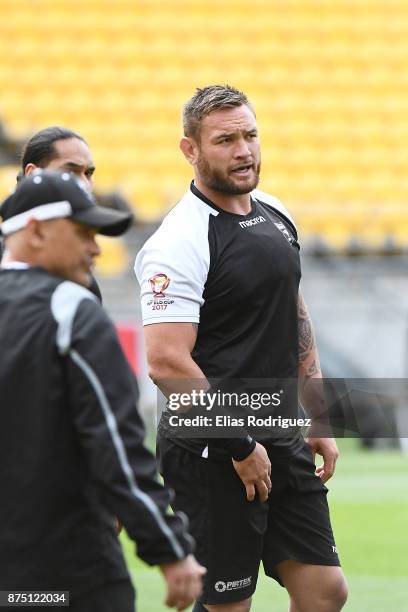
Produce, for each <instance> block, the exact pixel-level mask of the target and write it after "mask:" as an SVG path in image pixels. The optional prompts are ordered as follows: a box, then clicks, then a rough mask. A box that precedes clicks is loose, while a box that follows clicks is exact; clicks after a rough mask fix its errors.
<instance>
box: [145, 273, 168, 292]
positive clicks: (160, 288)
mask: <svg viewBox="0 0 408 612" xmlns="http://www.w3.org/2000/svg"><path fill="white" fill-rule="evenodd" d="M149 283H150V286H151V288H152V292H153V293H154V297H155V298H162V297H166V296H165V294H164V292H165V291H166V289H167V287H168V286H169V285H170V279H169V277H168V276H166V275H165V274H163V273H162V272H159V273H158V274H155V275H154V276H152V277H150V278H149Z"/></svg>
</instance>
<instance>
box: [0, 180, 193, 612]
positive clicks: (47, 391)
mask: <svg viewBox="0 0 408 612" xmlns="http://www.w3.org/2000/svg"><path fill="white" fill-rule="evenodd" d="M2 215H3V223H2V226H1V230H2V234H3V236H4V238H5V241H6V246H7V249H8V252H9V258H8V261H7V263H6V264H5V267H4V269H3V270H1V271H0V344H1V347H2V366H1V368H0V396H1V398H2V403H1V408H0V415H1V427H0V465H1V470H0V490H1V491H2V502H1V504H0V525H1V527H0V591H8V592H9V593H11V595H12V597H15V596H16V594H19V593H20V594H21V592H24V591H25V592H27V591H34V592H36V593H40V597H41V592H43V591H48V592H52V593H53V595H52V597H54V599H52V600H49V599H48V600H47V601H52V602H54V603H55V604H56V605H57V604H58V605H59V606H61V603H62V602H63V599H61V595H59V596H58V595H57V592H58V591H64V592H67V591H69V592H70V605H71V609H73V610H75V612H93V611H95V612H113V611H114V610H115V612H128V611H129V612H130V611H132V610H134V603H133V601H134V592H133V589H132V586H131V583H130V580H129V575H128V573H127V569H126V566H125V562H124V559H123V555H122V552H121V549H120V545H119V543H118V540H117V537H116V534H115V530H114V527H113V521H112V516H113V515H115V516H118V517H119V519H120V520H121V522H122V523H123V524H124V526H125V528H126V530H127V532H128V534H129V536H130V537H131V538H132V539H133V540H135V541H136V542H137V548H138V554H139V556H140V557H141V558H142V559H144V560H145V561H146V562H147V563H149V564H151V565H159V566H160V568H161V570H162V572H163V574H164V577H165V579H166V581H167V587H168V592H167V601H166V603H167V605H169V606H171V607H176V608H177V609H178V610H182V609H184V608H185V607H187V606H188V605H189V604H190V603H191V601H192V600H193V599H194V598H195V597H197V595H198V594H199V592H200V588H201V575H202V574H203V572H204V570H203V568H202V567H201V566H199V565H198V564H197V562H196V561H195V559H194V557H192V556H191V541H190V537H189V535H188V533H187V532H186V529H185V523H184V518H183V517H182V516H180V515H178V514H175V515H170V514H168V513H167V512H166V508H167V506H168V503H169V500H170V495H169V491H168V490H167V489H165V488H163V487H162V486H161V485H160V484H159V483H158V482H157V480H156V466H155V462H154V459H153V457H152V456H151V454H150V453H149V452H148V451H147V450H146V449H145V447H144V446H143V436H144V430H143V425H142V421H141V419H140V416H139V414H138V411H137V407H136V401H137V387H136V382H135V380H134V377H133V375H132V373H131V371H130V369H129V367H128V365H127V362H126V359H125V357H124V355H123V353H122V351H121V349H120V345H119V342H118V340H117V337H116V335H115V332H114V328H113V326H112V324H111V322H110V320H109V319H108V317H107V316H106V314H105V313H104V311H103V310H102V308H101V307H100V305H99V304H98V302H97V300H96V298H95V296H94V295H93V294H92V293H90V292H89V291H88V289H86V287H87V286H88V285H89V283H90V280H91V269H92V265H93V260H94V258H95V257H96V256H97V255H98V253H99V248H98V246H97V244H96V242H95V235H96V233H98V232H99V233H102V234H105V235H109V236H116V235H119V234H121V233H123V232H124V231H126V229H127V228H128V226H129V225H130V223H131V215H128V214H126V213H120V212H117V211H113V210H108V209H105V208H102V207H99V206H97V205H96V204H95V203H94V201H93V199H92V196H91V195H90V194H89V193H88V192H86V190H84V189H83V188H82V187H81V185H80V183H79V182H78V181H77V180H76V179H75V177H74V176H73V175H72V174H70V173H68V172H66V173H62V174H59V173H56V172H51V171H39V172H37V173H34V174H32V175H30V176H29V177H27V178H25V179H23V180H22V181H21V183H20V184H19V185H18V187H17V189H16V191H15V193H14V194H13V195H11V196H10V197H9V198H8V199H7V200H6V201H5V203H4V205H3V207H2ZM64 597H65V602H66V596H64ZM19 600H20V601H23V600H22V599H21V597H20V599H19ZM15 601H18V600H15ZM37 601H38V599H37ZM39 601H43V600H41V599H40V600H39ZM52 609H54V608H52ZM55 609H57V607H55ZM58 609H59V608H58Z"/></svg>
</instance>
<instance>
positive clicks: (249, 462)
mask: <svg viewBox="0 0 408 612" xmlns="http://www.w3.org/2000/svg"><path fill="white" fill-rule="evenodd" d="M232 463H233V465H234V468H235V471H236V473H237V474H238V476H239V477H240V479H241V480H242V482H243V483H244V486H245V489H246V496H247V500H248V501H253V500H254V499H255V489H256V490H257V491H258V495H259V499H260V500H261V501H262V502H265V501H266V500H267V499H268V495H269V493H270V491H271V489H272V481H271V470H272V466H271V462H270V461H269V457H268V453H267V452H266V450H265V448H264V447H263V446H262V444H258V442H257V443H256V446H255V448H254V450H253V451H252V453H251V454H250V455H248V457H247V458H246V459H244V460H243V461H235V460H234V459H233V460H232Z"/></svg>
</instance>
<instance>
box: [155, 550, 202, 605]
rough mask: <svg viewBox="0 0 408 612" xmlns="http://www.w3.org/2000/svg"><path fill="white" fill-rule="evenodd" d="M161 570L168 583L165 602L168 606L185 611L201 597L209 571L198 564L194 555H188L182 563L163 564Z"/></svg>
mask: <svg viewBox="0 0 408 612" xmlns="http://www.w3.org/2000/svg"><path fill="white" fill-rule="evenodd" d="M160 569H161V571H162V573H163V576H164V579H165V581H166V583H167V593H166V600H165V602H164V603H165V604H166V606H168V607H169V608H176V609H177V610H185V609H186V608H188V606H189V605H190V604H192V603H193V601H194V600H196V599H197V598H198V597H200V595H201V592H202V589H203V586H202V577H203V576H204V574H205V573H206V571H207V570H206V569H205V567H203V566H202V565H200V564H199V563H197V561H196V559H195V557H193V555H188V556H187V557H186V558H185V559H182V560H181V561H174V562H173V563H163V564H162V565H160Z"/></svg>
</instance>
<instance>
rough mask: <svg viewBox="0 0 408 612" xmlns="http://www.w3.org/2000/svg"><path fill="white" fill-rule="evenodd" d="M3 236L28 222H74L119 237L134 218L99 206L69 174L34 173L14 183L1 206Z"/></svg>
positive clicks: (128, 214)
mask: <svg viewBox="0 0 408 612" xmlns="http://www.w3.org/2000/svg"><path fill="white" fill-rule="evenodd" d="M0 215H1V217H2V219H3V222H2V224H1V233H2V234H3V236H7V235H8V234H12V233H14V232H17V231H19V230H21V229H23V228H24V227H25V226H26V224H27V223H28V221H29V220H30V219H38V220H39V221H45V220H47V219H62V218H67V219H73V220H74V221H77V222H78V223H82V224H83V225H89V226H90V227H95V228H96V229H97V231H98V233H99V234H104V235H105V236H120V234H123V233H124V232H125V231H126V230H127V229H128V228H129V227H130V225H131V223H132V220H133V215H132V214H131V213H126V212H121V211H118V210H114V209H112V208H107V207H104V206H98V205H97V204H96V202H95V200H94V197H93V196H92V194H91V193H89V192H88V191H87V190H86V189H85V187H84V186H83V185H82V183H81V181H80V180H79V179H78V178H77V177H76V176H75V175H74V174H72V173H71V172H57V171H55V170H41V169H39V170H35V171H34V172H32V173H31V174H30V175H28V176H26V177H25V178H23V179H22V180H21V181H19V183H18V184H17V187H16V189H15V191H14V192H13V193H12V194H11V195H10V196H9V197H8V198H6V200H4V202H3V203H2V205H1V208H0Z"/></svg>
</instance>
